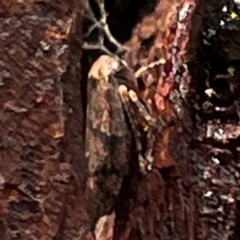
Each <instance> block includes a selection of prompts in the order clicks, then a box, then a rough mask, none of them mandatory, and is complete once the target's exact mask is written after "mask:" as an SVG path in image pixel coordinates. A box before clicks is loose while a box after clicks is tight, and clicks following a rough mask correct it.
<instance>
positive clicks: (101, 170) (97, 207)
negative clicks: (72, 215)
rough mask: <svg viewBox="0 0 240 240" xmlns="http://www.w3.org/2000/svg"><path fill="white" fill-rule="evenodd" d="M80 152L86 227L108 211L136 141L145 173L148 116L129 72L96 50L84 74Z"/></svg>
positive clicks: (112, 205) (117, 61) (126, 68)
mask: <svg viewBox="0 0 240 240" xmlns="http://www.w3.org/2000/svg"><path fill="white" fill-rule="evenodd" d="M87 98H88V99H87V102H88V105H87V118H86V146H85V147H86V158H87V161H88V166H89V176H90V177H89V179H88V186H87V188H88V191H87V197H88V199H89V209H88V211H89V213H90V215H91V217H92V218H93V222H92V224H93V225H92V227H93V226H94V225H95V224H96V222H97V220H98V219H99V218H100V217H101V216H102V215H104V214H109V213H110V212H111V211H113V208H114V204H115V201H116V198H117V196H118V194H119V191H120V189H121V186H122V181H123V178H124V176H125V175H126V174H127V173H128V164H129V161H131V154H132V152H133V150H132V149H131V148H132V144H131V143H132V140H134V142H135V144H134V146H135V147H136V149H135V151H134V152H135V153H136V155H137V157H138V159H139V167H140V171H141V172H142V173H146V168H147V161H146V159H145V157H144V152H143V147H142V137H143V135H146V136H147V131H148V130H149V128H148V123H149V122H150V121H151V117H150V115H149V114H148V110H147V109H146V108H145V106H144V103H143V102H142V101H141V100H140V99H139V98H138V88H137V83H136V80H135V77H134V74H133V73H132V71H130V69H128V67H127V66H126V65H125V64H124V62H122V61H120V60H119V59H117V58H113V57H110V56H107V55H102V56H100V57H99V58H98V59H97V60H96V61H95V62H94V64H93V65H92V68H91V69H90V71H89V75H88V89H87Z"/></svg>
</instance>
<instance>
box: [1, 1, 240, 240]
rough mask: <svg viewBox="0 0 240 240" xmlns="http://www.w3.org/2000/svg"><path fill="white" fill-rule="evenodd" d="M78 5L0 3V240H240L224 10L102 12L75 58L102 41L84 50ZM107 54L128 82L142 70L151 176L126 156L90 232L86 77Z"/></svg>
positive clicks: (118, 4)
mask: <svg viewBox="0 0 240 240" xmlns="http://www.w3.org/2000/svg"><path fill="white" fill-rule="evenodd" d="M90 2H91V7H92V8H93V12H94V13H95V15H96V16H97V20H101V19H100V18H99V16H98V15H99V9H98V7H97V5H96V3H94V1H90ZM86 3H87V1H85V2H83V1H77V0H71V1H69V0H62V1H59V0H53V1H48V0H42V1H37V0H33V1H28V0H23V1H17V0H16V1H14V0H12V1H1V2H0V51H1V55H0V69H1V71H0V88H1V92H0V98H1V102H0V103H1V108H0V116H1V117H0V137H1V138H0V238H1V239H3V240H15V239H16V240H20V239H24V240H28V239H29V240H30V239H40V240H68V239H69V240H72V239H74V240H75V239H76V240H77V239H79V240H80V239H81V240H85V239H86V240H88V239H94V235H95V238H96V239H98V240H100V239H102V240H108V239H109V240H110V239H113V240H126V239H129V240H135V239H136V240H139V239H142V240H143V239H146V240H153V239H154V240H155V239H156V240H157V239H158V240H167V239H171V240H172V239H179V240H180V239H181V240H185V239H191V240H215V239H216V240H219V239H226V240H238V239H240V238H239V236H240V234H239V233H240V231H239V217H240V216H239V215H240V213H239V212H240V211H239V206H240V205H239V116H240V115H239V83H238V82H239V81H238V78H239V73H240V72H239V70H238V69H239V62H240V56H239V52H240V51H239V43H240V41H239V36H238V32H239V23H238V21H239V20H238V16H239V14H240V11H239V10H238V9H239V7H238V6H237V3H232V4H229V3H228V1H227V0H224V1H219V0H209V1H205V0H199V1H196V2H195V1H190V0H172V1H167V0H159V1H157V0H156V1H155V0H153V1H138V2H136V1H130V0H125V1H123V0H121V1H120V0H116V1H110V0H109V1H108V0H106V1H104V4H105V10H106V12H107V13H108V15H107V25H108V27H109V31H110V33H111V35H112V36H110V35H108V36H107V37H106V36H105V39H104V45H98V46H100V48H99V49H97V50H95V49H94V50H93V49H92V50H91V49H87V50H86V49H85V50H84V51H82V47H83V46H85V45H84V43H86V42H89V41H95V40H96V39H97V37H99V36H102V30H101V29H100V30H99V29H98V30H97V31H95V32H94V31H93V35H91V34H90V35H87V37H86V34H85V33H87V31H88V30H89V28H90V26H91V25H92V24H93V21H92V20H91V19H89V16H86V15H85V18H84V16H83V10H84V8H86V7H89V6H88V5H87V4H86ZM225 9H227V10H225ZM85 10H86V9H85ZM85 14H86V12H85ZM223 20H224V21H223ZM222 21H223V22H222ZM214 32H215V33H214ZM83 34H85V35H83ZM210 35H211V36H210ZM109 36H110V38H109ZM111 37H113V38H114V39H115V40H116V42H114V41H113V40H112V39H111ZM97 43H98V42H97ZM118 44H120V45H121V47H122V49H123V50H124V51H125V52H124V51H122V52H121V54H123V52H124V54H123V55H124V58H125V60H126V62H127V64H128V66H129V68H131V69H132V70H133V71H136V70H139V68H140V69H145V68H144V67H145V66H148V68H147V69H145V70H143V71H140V72H139V77H140V78H141V79H142V80H144V82H145V83H146V84H147V86H148V99H150V100H151V101H152V102H153V104H154V106H155V107H154V110H153V112H152V114H153V116H154V118H156V119H157V120H158V123H159V125H158V126H159V128H158V131H157V132H156V133H155V142H154V145H153V146H152V150H153V156H154V163H153V165H154V167H153V170H152V171H150V172H149V173H148V174H147V175H146V176H143V175H141V174H139V172H138V171H137V170H136V169H135V166H136V163H135V162H134V161H135V160H136V157H135V156H134V149H131V153H132V162H130V163H129V165H130V170H129V173H128V175H127V176H126V177H125V178H124V179H123V181H122V187H121V190H120V192H119V194H118V197H117V200H116V204H115V205H114V212H111V213H109V214H106V215H104V216H102V217H101V218H100V219H99V221H98V222H97V224H96V227H95V231H90V229H89V224H90V222H91V217H92V216H91V214H90V215H89V212H88V211H87V205H88V202H87V200H86V185H87V184H86V183H87V181H88V180H87V179H88V177H89V170H88V163H87V161H86V159H85V153H84V151H85V143H84V141H85V127H86V122H85V119H86V105H87V101H88V99H87V94H86V92H87V90H86V86H87V75H88V71H89V69H90V68H91V66H92V64H93V63H94V61H95V60H96V59H97V58H98V57H99V56H100V55H102V54H106V52H104V51H106V50H107V51H108V53H113V55H118V54H120V52H119V51H117V50H119V49H116V48H118V47H119V45H118ZM159 59H163V60H164V61H165V63H164V64H162V63H161V64H160V63H159V62H158V63H156V62H157V61H159ZM153 63H156V64H153ZM141 67H143V68H141ZM93 144H94V143H93ZM106 201H107V199H106Z"/></svg>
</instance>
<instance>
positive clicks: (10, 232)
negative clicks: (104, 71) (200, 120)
mask: <svg viewBox="0 0 240 240" xmlns="http://www.w3.org/2000/svg"><path fill="white" fill-rule="evenodd" d="M82 9H83V7H82V3H81V1H68V0H66V1H1V2H0V51H1V57H0V66H1V71H0V79H1V94H0V96H1V109H0V116H1V120H0V122H1V123H0V136H1V148H0V156H1V158H0V165H1V167H0V179H1V181H0V182H1V183H0V184H1V191H0V196H1V200H0V216H1V217H0V238H1V239H4V240H5V239H6V240H10V239H11V240H13V239H18V240H20V239H25V240H27V239H45V240H47V239H49V240H50V239H71V240H72V239H80V236H81V222H82V220H84V218H85V217H86V215H85V214H84V211H83V209H84V206H83V204H82V203H83V201H82V200H83V183H84V182H85V180H84V170H85V169H86V165H85V164H84V160H83V156H84V154H83V151H84V150H83V113H82V106H81V94H80V80H81V74H80V72H81V68H80V59H81V49H80V46H81V38H80V37H81V35H80V34H81V11H82ZM76 126H77V127H76Z"/></svg>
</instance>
